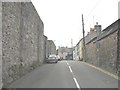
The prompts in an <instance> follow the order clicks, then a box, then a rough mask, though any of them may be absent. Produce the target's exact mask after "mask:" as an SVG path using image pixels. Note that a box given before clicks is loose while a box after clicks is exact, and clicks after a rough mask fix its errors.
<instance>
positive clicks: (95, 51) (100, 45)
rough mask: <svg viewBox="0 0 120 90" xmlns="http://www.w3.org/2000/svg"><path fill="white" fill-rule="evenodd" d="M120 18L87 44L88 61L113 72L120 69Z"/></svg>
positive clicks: (115, 72)
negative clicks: (119, 34) (119, 64)
mask: <svg viewBox="0 0 120 90" xmlns="http://www.w3.org/2000/svg"><path fill="white" fill-rule="evenodd" d="M118 22H119V21H118V20H117V21H116V22H114V23H113V24H111V25H110V26H108V27H107V28H106V29H104V30H103V31H102V33H101V34H100V35H99V36H98V37H97V38H95V39H93V40H92V41H90V42H89V43H87V44H86V58H87V59H86V61H87V62H88V63H91V64H93V65H95V66H98V67H100V68H103V69H105V70H107V71H109V72H111V73H113V74H117V71H118V65H117V64H118V60H119V58H118V56H119V53H118V52H119V49H118V47H119V46H118V38H119V37H118V31H119V30H118V26H119V25H118Z"/></svg>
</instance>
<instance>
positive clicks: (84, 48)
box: [82, 14, 86, 62]
mask: <svg viewBox="0 0 120 90" xmlns="http://www.w3.org/2000/svg"><path fill="white" fill-rule="evenodd" d="M82 27H83V61H84V62H86V47H85V30H84V18H83V14H82Z"/></svg>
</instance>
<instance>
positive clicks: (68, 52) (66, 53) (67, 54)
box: [58, 47, 73, 60]
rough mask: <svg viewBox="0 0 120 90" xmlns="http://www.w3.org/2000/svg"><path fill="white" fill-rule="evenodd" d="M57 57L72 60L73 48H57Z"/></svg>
mask: <svg viewBox="0 0 120 90" xmlns="http://www.w3.org/2000/svg"><path fill="white" fill-rule="evenodd" d="M58 55H59V56H60V58H61V59H67V60H73V48H68V47H59V48H58Z"/></svg>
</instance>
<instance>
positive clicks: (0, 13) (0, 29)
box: [0, 3, 2, 90]
mask: <svg viewBox="0 0 120 90" xmlns="http://www.w3.org/2000/svg"><path fill="white" fill-rule="evenodd" d="M1 88H2V3H0V90H1Z"/></svg>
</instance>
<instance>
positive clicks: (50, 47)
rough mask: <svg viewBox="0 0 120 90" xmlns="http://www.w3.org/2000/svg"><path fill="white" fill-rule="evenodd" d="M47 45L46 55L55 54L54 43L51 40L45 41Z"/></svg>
mask: <svg viewBox="0 0 120 90" xmlns="http://www.w3.org/2000/svg"><path fill="white" fill-rule="evenodd" d="M47 47H48V56H49V55H50V54H57V50H56V45H55V43H54V42H53V41H52V40H48V41H47Z"/></svg>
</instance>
